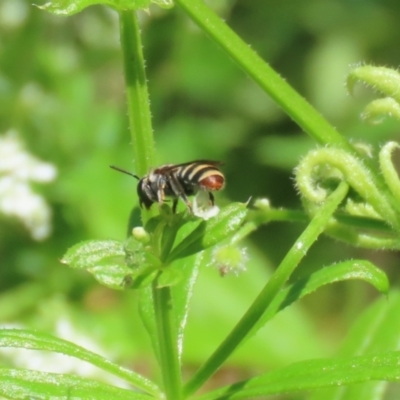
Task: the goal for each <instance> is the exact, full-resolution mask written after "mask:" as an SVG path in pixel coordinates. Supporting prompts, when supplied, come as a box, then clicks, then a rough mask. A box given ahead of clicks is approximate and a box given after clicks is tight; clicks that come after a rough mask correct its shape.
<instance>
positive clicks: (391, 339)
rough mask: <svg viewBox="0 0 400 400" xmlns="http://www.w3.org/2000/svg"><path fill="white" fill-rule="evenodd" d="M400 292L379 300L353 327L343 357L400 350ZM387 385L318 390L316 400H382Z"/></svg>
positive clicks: (371, 383)
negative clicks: (338, 399)
mask: <svg viewBox="0 0 400 400" xmlns="http://www.w3.org/2000/svg"><path fill="white" fill-rule="evenodd" d="M399 309H400V292H399V291H398V290H396V291H391V292H390V293H389V296H388V298H384V299H378V300H377V301H376V302H375V303H374V304H372V306H370V307H369V308H368V309H367V310H366V311H365V312H364V313H363V314H362V315H361V317H360V318H358V319H357V321H356V323H355V324H354V325H353V326H352V328H351V330H350V332H349V335H348V336H347V338H346V340H345V341H344V343H343V346H342V347H341V349H340V350H339V355H340V356H349V355H361V354H377V353H384V352H387V351H388V350H399V349H400V343H399V336H400V318H399V317H398V315H399ZM385 385H387V383H386V382H370V383H366V384H364V385H356V386H349V387H346V388H330V389H325V390H318V391H317V392H316V393H315V394H314V395H313V396H312V399H313V400H320V399H321V400H333V399H337V398H338V397H339V395H340V399H341V400H353V399H363V400H378V399H382V398H384V397H383V395H384V388H383V386H385Z"/></svg>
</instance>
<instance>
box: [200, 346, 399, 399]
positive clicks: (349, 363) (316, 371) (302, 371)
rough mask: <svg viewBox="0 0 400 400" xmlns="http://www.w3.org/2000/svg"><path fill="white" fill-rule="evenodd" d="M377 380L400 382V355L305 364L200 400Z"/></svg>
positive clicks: (293, 366) (394, 353)
mask: <svg viewBox="0 0 400 400" xmlns="http://www.w3.org/2000/svg"><path fill="white" fill-rule="evenodd" d="M377 380H385V381H391V382H399V381H400V352H398V351H391V352H386V353H378V354H373V355H368V356H358V357H346V358H344V357H343V358H333V359H318V360H309V361H302V362H298V363H295V364H292V365H290V366H288V367H285V368H282V369H279V370H276V371H273V372H270V373H268V374H263V375H260V376H257V377H255V378H252V379H249V380H247V381H243V382H238V383H235V384H233V385H231V386H228V387H225V388H221V389H218V390H215V391H213V392H210V393H207V394H205V395H203V396H199V397H197V399H198V400H211V399H219V400H222V399H226V400H227V399H229V400H233V399H249V398H252V399H253V398H254V399H255V398H258V397H260V398H263V396H267V395H273V394H283V393H287V392H298V391H305V390H307V391H309V390H312V389H317V388H323V387H335V386H336V387H338V386H340V387H342V386H344V385H351V384H355V383H361V382H368V381H377ZM358 398H359V397H357V399H358ZM324 399H326V398H324ZM353 399H355V398H353Z"/></svg>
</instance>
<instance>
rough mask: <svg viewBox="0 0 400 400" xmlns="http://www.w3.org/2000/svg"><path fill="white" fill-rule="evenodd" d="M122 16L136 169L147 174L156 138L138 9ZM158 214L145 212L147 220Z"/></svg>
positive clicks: (125, 69)
mask: <svg viewBox="0 0 400 400" xmlns="http://www.w3.org/2000/svg"><path fill="white" fill-rule="evenodd" d="M119 16H120V35H121V46H122V51H123V58H124V73H125V83H126V96H127V102H128V116H129V126H130V132H131V138H132V145H133V152H134V163H135V171H136V173H137V174H138V175H139V176H143V175H145V174H146V173H147V172H148V171H149V169H150V167H152V166H154V140H153V129H152V126H151V112H150V102H149V95H148V90H147V82H146V74H145V62H144V58H143V51H142V42H141V37H140V28H139V24H138V20H137V15H136V14H135V13H134V12H132V11H121V12H120V13H119ZM154 213H155V211H153V212H147V211H144V212H143V213H142V219H143V223H145V221H146V220H147V219H148V218H149V217H150V216H151V215H152V214H154Z"/></svg>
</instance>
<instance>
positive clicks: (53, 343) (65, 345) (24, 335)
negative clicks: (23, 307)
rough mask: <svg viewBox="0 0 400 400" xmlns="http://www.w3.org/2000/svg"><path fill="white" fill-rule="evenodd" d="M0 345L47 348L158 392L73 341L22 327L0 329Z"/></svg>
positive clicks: (139, 386) (156, 392)
mask: <svg viewBox="0 0 400 400" xmlns="http://www.w3.org/2000/svg"><path fill="white" fill-rule="evenodd" d="M0 347H17V348H23V349H31V350H47V351H52V352H55V353H61V354H65V355H68V356H70V357H75V358H77V359H79V360H82V361H86V362H88V363H90V364H92V365H95V366H96V367H98V368H100V369H102V370H104V371H107V372H109V373H111V374H113V375H116V376H118V377H119V378H121V379H124V380H126V381H127V382H129V383H130V384H132V385H133V386H135V387H137V388H138V389H141V390H143V391H144V392H147V393H150V394H154V395H156V394H159V389H158V387H157V386H156V385H155V384H154V383H152V382H150V381H149V380H147V379H146V378H144V377H142V376H141V375H139V374H137V373H135V372H133V371H131V370H129V369H127V368H123V367H121V366H119V365H117V364H114V363H112V362H111V361H109V360H107V359H106V358H104V357H102V356H100V355H98V354H95V353H93V352H91V351H89V350H86V349H84V348H83V347H81V346H78V345H76V344H74V343H71V342H68V341H66V340H63V339H59V338H57V337H54V336H51V335H47V334H44V333H40V332H35V331H28V330H24V329H1V330H0Z"/></svg>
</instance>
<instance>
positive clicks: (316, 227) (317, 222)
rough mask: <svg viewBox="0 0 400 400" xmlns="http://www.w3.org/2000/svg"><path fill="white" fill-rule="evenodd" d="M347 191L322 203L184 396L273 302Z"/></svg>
mask: <svg viewBox="0 0 400 400" xmlns="http://www.w3.org/2000/svg"><path fill="white" fill-rule="evenodd" d="M347 192H348V185H347V184H346V183H344V182H342V183H341V184H340V185H339V186H338V188H337V189H336V190H335V192H333V193H332V194H331V195H330V196H329V197H328V199H327V200H326V202H325V204H324V205H323V206H322V207H321V208H320V210H319V211H318V212H317V214H316V215H315V217H314V218H313V219H312V220H311V222H310V224H309V225H308V226H307V228H306V230H305V231H304V232H303V233H302V234H301V235H300V237H299V238H298V239H297V241H296V242H295V244H294V245H293V246H292V248H291V249H290V250H289V252H288V253H287V255H286V256H285V258H284V259H283V261H282V262H281V264H280V265H279V267H278V268H277V270H276V271H275V272H274V274H273V275H272V277H271V278H270V280H269V281H268V282H267V284H266V285H265V287H264V289H263V290H262V291H261V292H260V294H259V295H258V297H257V298H256V299H255V301H254V302H253V304H252V305H251V307H250V308H249V309H248V310H247V312H246V313H245V315H244V316H243V317H242V319H241V320H240V321H239V322H238V324H237V325H236V326H235V328H234V329H233V330H232V331H231V333H230V334H229V335H228V336H227V337H226V339H225V340H224V341H223V342H222V343H221V345H220V346H219V347H218V348H217V350H216V351H215V352H214V353H213V354H212V355H211V357H210V358H209V359H208V360H207V361H206V362H205V363H204V364H203V365H202V366H201V367H200V368H199V370H198V371H197V372H196V373H195V375H194V376H193V377H192V379H191V380H190V381H189V382H187V384H186V385H185V387H184V393H185V396H189V395H191V394H193V393H194V392H195V391H196V390H197V389H199V388H200V387H201V386H202V385H203V384H204V383H205V382H206V381H207V380H208V379H209V378H210V377H211V376H212V375H213V374H214V372H215V371H217V369H218V368H219V367H220V366H221V365H222V363H223V362H224V361H225V360H226V359H227V358H228V357H229V356H230V355H231V354H232V352H233V351H234V350H235V349H236V348H237V347H238V346H239V345H240V343H241V342H242V341H243V340H244V338H245V337H246V336H247V334H248V333H249V332H250V331H251V329H252V328H253V327H254V325H255V324H256V323H257V321H258V320H259V319H260V318H261V316H262V315H263V313H264V311H265V310H266V309H267V308H268V306H269V305H270V304H271V302H272V300H273V299H274V298H275V296H276V295H277V294H278V292H279V291H280V290H281V289H282V287H283V285H284V284H285V282H286V281H287V280H288V279H289V277H290V275H291V274H292V272H293V271H294V269H295V268H296V267H297V265H298V264H299V262H300V261H301V260H302V258H303V257H304V256H305V255H306V254H307V251H308V250H309V248H310V247H311V245H312V244H313V243H314V242H315V241H316V240H317V238H318V236H319V235H320V234H321V233H322V232H323V230H324V228H325V226H326V225H327V223H328V222H329V220H330V218H331V216H332V214H333V213H334V212H335V210H336V209H337V207H338V205H339V204H340V203H341V202H342V200H343V199H344V198H345V196H346V194H347Z"/></svg>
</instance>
